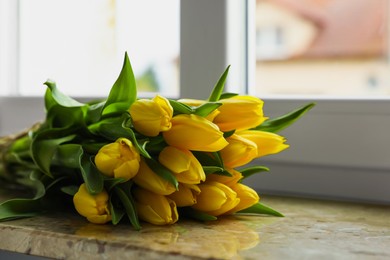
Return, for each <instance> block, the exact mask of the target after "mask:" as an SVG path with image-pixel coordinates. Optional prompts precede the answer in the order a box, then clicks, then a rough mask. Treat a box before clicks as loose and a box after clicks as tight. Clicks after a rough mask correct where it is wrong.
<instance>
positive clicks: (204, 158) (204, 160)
mask: <svg viewBox="0 0 390 260" xmlns="http://www.w3.org/2000/svg"><path fill="white" fill-rule="evenodd" d="M192 154H193V155H194V156H195V157H196V159H198V161H199V162H200V164H201V165H203V166H216V167H218V168H223V165H221V161H220V160H219V159H218V158H215V156H214V155H213V154H211V153H205V152H199V151H192ZM218 157H219V156H218Z"/></svg>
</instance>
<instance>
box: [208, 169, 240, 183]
mask: <svg viewBox="0 0 390 260" xmlns="http://www.w3.org/2000/svg"><path fill="white" fill-rule="evenodd" d="M225 170H227V171H228V172H229V173H230V174H231V175H232V176H226V175H219V174H209V175H207V182H209V181H216V182H219V183H223V184H225V185H227V186H229V187H231V186H233V185H235V184H236V183H238V182H239V181H240V180H241V179H242V174H241V172H239V171H236V170H234V169H230V168H226V169H225Z"/></svg>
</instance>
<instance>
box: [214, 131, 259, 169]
mask: <svg viewBox="0 0 390 260" xmlns="http://www.w3.org/2000/svg"><path fill="white" fill-rule="evenodd" d="M227 141H228V142H229V145H228V146H226V147H225V148H224V149H222V150H221V157H222V160H223V162H224V164H225V165H226V166H227V167H229V168H236V167H240V166H242V165H245V164H247V163H249V162H250V161H252V160H253V159H255V158H256V157H257V145H256V143H254V142H252V141H251V140H248V139H246V138H243V137H242V136H239V135H237V134H233V135H232V136H230V137H229V138H227Z"/></svg>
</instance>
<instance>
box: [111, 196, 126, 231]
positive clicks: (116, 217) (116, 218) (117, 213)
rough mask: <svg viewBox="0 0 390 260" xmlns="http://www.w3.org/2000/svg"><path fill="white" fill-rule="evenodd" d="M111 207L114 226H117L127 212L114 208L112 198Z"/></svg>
mask: <svg viewBox="0 0 390 260" xmlns="http://www.w3.org/2000/svg"><path fill="white" fill-rule="evenodd" d="M109 205H110V213H111V222H112V224H113V225H117V224H118V223H119V222H120V221H121V219H122V218H123V216H124V215H125V212H124V211H123V210H122V209H120V208H118V207H115V206H114V204H113V202H112V196H111V197H110V204H109Z"/></svg>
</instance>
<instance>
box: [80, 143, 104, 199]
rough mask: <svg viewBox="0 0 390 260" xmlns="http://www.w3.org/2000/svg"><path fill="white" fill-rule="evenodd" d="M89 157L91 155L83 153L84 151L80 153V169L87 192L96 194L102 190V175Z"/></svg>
mask: <svg viewBox="0 0 390 260" xmlns="http://www.w3.org/2000/svg"><path fill="white" fill-rule="evenodd" d="M80 148H81V146H80ZM81 149H82V148H81ZM91 158H92V157H90V156H89V155H87V154H85V153H84V152H83V153H81V154H80V157H79V163H80V170H81V175H82V177H83V180H84V182H85V185H86V187H87V190H88V191H89V193H91V194H98V193H100V192H102V190H103V186H104V180H103V175H102V174H101V173H100V171H99V170H98V169H97V168H96V166H95V164H94V163H93V162H92V160H91Z"/></svg>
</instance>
